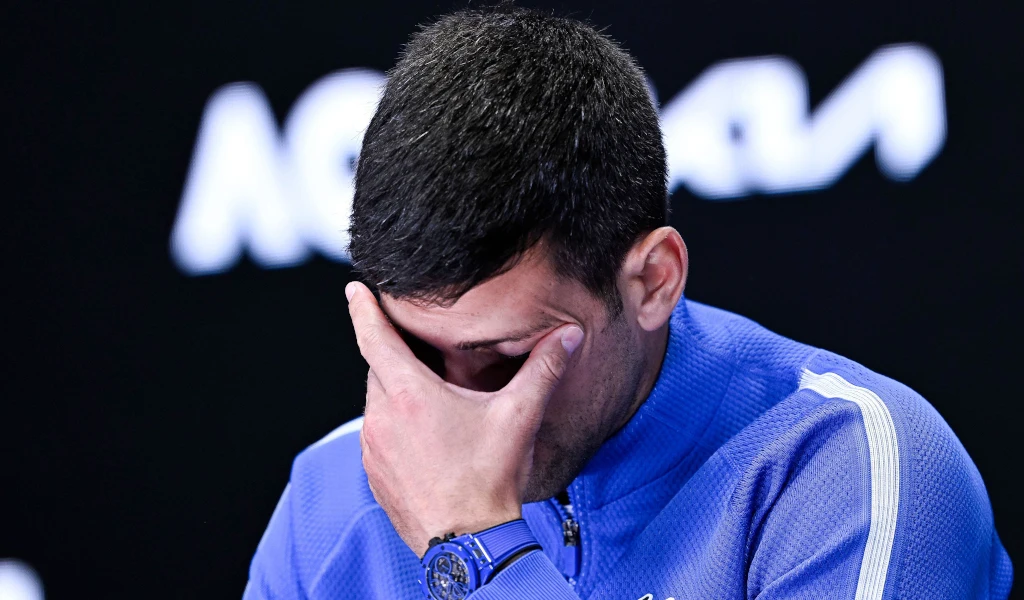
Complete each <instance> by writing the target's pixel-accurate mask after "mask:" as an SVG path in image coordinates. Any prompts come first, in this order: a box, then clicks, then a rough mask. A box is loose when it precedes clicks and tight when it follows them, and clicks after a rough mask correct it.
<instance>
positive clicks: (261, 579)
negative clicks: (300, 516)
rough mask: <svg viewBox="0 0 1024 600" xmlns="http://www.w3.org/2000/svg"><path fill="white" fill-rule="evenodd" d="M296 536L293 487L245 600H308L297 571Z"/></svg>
mask: <svg viewBox="0 0 1024 600" xmlns="http://www.w3.org/2000/svg"><path fill="white" fill-rule="evenodd" d="M294 557H295V555H294V552H293V536H292V492H291V485H290V484H289V485H288V486H286V487H285V488H284V493H282V494H281V499H280V500H279V501H278V503H277V508H275V509H274V514H273V515H272V516H271V517H270V524H269V525H268V526H267V530H266V531H265V532H264V533H263V538H262V539H261V540H260V543H259V546H257V548H256V554H255V556H253V559H252V564H251V565H250V567H249V583H248V584H247V585H246V586H245V591H244V592H243V594H242V599H243V600H304V599H305V594H304V593H303V592H302V590H301V588H300V587H299V577H298V573H297V570H296V567H295V560H294Z"/></svg>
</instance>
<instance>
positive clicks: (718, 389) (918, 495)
mask: <svg viewBox="0 0 1024 600" xmlns="http://www.w3.org/2000/svg"><path fill="white" fill-rule="evenodd" d="M581 410H585V408H583V407H581ZM359 425H360V421H359V420H356V421H353V422H352V423H349V424H347V425H344V426H342V427H341V428H339V429H338V430H336V431H335V432H333V433H332V434H330V435H328V436H327V437H326V438H324V439H323V440H321V441H320V442H317V443H316V444H314V445H313V446H311V447H310V448H308V449H307V450H305V451H303V452H302V453H301V454H300V455H299V456H298V458H297V459H296V460H295V464H294V467H293V469H292V474H291V481H290V483H289V484H288V486H287V487H286V488H285V491H284V494H283V496H282V497H281V501H280V503H279V504H278V507H277V509H276V510H275V511H274V514H273V516H272V517H271V519H270V525H269V526H268V528H267V531H266V533H265V534H264V536H263V539H262V540H261V542H260V544H259V547H258V548H257V550H256V555H255V557H254V558H253V561H252V567H251V569H250V573H249V585H248V586H247V587H246V588H245V593H244V598H245V599H246V600H257V599H266V600H271V599H287V600H298V599H309V600H327V599H329V598H330V599H335V598H369V599H381V600H384V599H388V600H393V599H409V600H413V599H415V600H420V599H422V598H423V593H422V591H421V590H420V587H419V584H418V583H417V576H418V574H419V571H420V563H419V558H418V557H417V556H416V555H414V553H413V552H412V551H411V550H410V549H409V548H408V547H407V546H406V545H405V543H403V542H402V540H401V538H399V537H398V534H396V533H395V530H394V528H393V527H392V525H391V522H390V521H389V520H388V517H387V515H386V514H385V513H384V510H383V509H382V508H381V507H380V506H379V505H378V504H377V503H376V502H375V501H374V499H373V495H372V494H371V493H370V490H369V487H368V486H367V482H366V475H365V473H364V472H363V468H362V461H361V457H360V449H359V434H358V429H359ZM569 498H570V500H571V508H572V511H573V513H574V517H575V519H576V521H577V523H578V525H579V539H580V543H579V545H578V546H565V545H564V544H563V537H562V525H561V524H562V521H563V519H564V518H566V513H565V510H564V508H563V507H562V506H561V504H559V503H557V502H556V501H554V500H552V501H545V502H538V503H534V504H527V505H525V506H524V507H523V516H524V518H525V519H526V521H527V522H528V523H529V525H530V528H531V529H532V530H533V531H534V533H535V534H536V536H537V539H538V540H539V541H540V543H541V545H542V546H543V552H541V551H534V552H532V553H530V554H527V555H526V556H525V557H523V558H521V559H519V560H518V561H516V562H515V563H513V564H512V565H511V566H509V567H508V568H506V569H505V570H503V571H502V572H501V573H499V574H498V576H497V577H495V579H494V580H493V581H491V582H490V583H488V584H487V585H485V586H483V587H482V588H481V589H480V590H478V591H477V592H475V593H474V594H472V596H471V597H472V600H492V599H493V600H499V599H502V600H506V599H507V600H512V599H545V600H547V599H565V600H573V599H576V598H593V599H602V600H604V599H608V600H611V599H615V600H667V599H670V598H671V599H675V600H683V599H687V600H691V599H698V598H711V599H732V598H736V599H739V598H762V599H768V598H813V599H821V598H851V599H854V598H856V599H857V600H861V599H864V600H875V599H879V598H901V599H914V598H922V599H924V598H927V599H929V600H931V599H938V598H1006V597H1007V596H1008V595H1009V590H1010V584H1011V582H1012V577H1013V574H1012V573H1013V571H1012V566H1011V563H1010V559H1009V557H1008V556H1007V554H1006V551H1005V550H1004V549H1003V547H1002V545H1001V543H1000V541H999V537H998V536H997V535H996V530H995V527H994V525H993V519H992V509H991V505H990V503H989V500H988V496H987V494H986V491H985V486H984V484H983V483H982V480H981V476H980V475H979V473H978V470H977V469H976V468H975V466H974V464H973V463H972V462H971V459H970V457H968V455H967V453H966V451H965V450H964V448H963V446H961V444H960V443H959V441H957V439H956V437H955V436H954V434H953V432H952V431H951V430H950V429H949V427H948V426H947V425H946V423H945V421H943V419H942V417H940V416H939V414H938V413H937V412H936V411H935V410H934V409H933V408H932V407H931V406H930V405H929V404H928V403H927V402H925V400H924V399H922V398H921V396H919V395H918V394H917V393H915V392H914V391H913V390H911V389H909V388H907V387H906V386H904V385H901V384H900V383H897V382H896V381H893V380H891V379H889V378H887V377H884V376H882V375H879V374H877V373H874V372H872V371H870V370H868V369H866V368H864V367H863V366H861V365H859V364H857V363H855V362H853V361H851V360H848V359H846V358H843V357H840V356H838V355H836V354H833V353H831V352H828V351H825V350H821V349H817V348H812V347H810V346H807V345H804V344H800V343H797V342H794V341H792V340H789V339H787V338H784V337H782V336H779V335H777V334H774V333H772V332H770V331H768V330H766V329H764V328H763V327H761V326H759V325H758V324H756V323H754V322H752V321H750V320H749V319H746V318H743V317H741V316H738V315H735V314H732V313H729V312H726V311H724V310H720V309H717V308H713V307H710V306H707V305H703V304H700V303H697V302H694V301H692V300H687V299H683V300H681V301H680V303H679V306H678V307H677V308H676V310H675V312H674V313H673V316H672V319H671V321H670V324H669V343H668V350H667V353H666V355H665V359H664V362H663V365H662V367H661V373H660V375H659V378H658V381H657V383H656V384H655V386H654V389H653V390H652V391H651V394H650V396H649V397H648V398H647V400H646V401H645V402H644V403H643V404H642V405H641V407H640V409H639V410H638V411H637V413H636V414H635V415H634V416H633V418H632V419H631V420H630V421H629V422H628V423H627V424H626V426H625V427H623V428H622V429H621V430H620V431H618V432H617V433H616V434H615V435H614V436H612V437H611V438H610V439H608V440H607V441H606V442H605V443H604V445H603V446H602V447H601V449H600V450H599V451H598V453H597V454H596V455H595V456H594V457H593V458H592V459H591V460H590V461H589V462H588V463H587V465H586V466H585V468H584V469H583V471H582V472H581V473H580V474H579V476H577V477H576V479H575V480H574V481H573V482H572V484H571V486H570V488H569Z"/></svg>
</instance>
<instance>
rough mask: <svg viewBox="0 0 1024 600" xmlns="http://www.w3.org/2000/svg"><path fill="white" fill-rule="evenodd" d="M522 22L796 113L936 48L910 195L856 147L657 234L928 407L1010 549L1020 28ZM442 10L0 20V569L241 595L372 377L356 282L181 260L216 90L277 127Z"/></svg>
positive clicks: (594, 16)
mask: <svg viewBox="0 0 1024 600" xmlns="http://www.w3.org/2000/svg"><path fill="white" fill-rule="evenodd" d="M526 4H532V5H537V6H552V7H557V8H560V9H561V10H562V11H563V12H574V13H575V14H576V15H577V16H581V17H586V18H589V19H591V20H592V21H593V22H594V23H595V24H598V25H601V26H608V29H607V32H608V33H609V34H611V35H612V36H614V37H616V38H617V39H618V40H620V41H621V42H622V43H623V45H624V46H625V47H627V48H628V49H629V50H630V51H631V52H633V53H634V55H635V56H636V57H637V58H638V60H639V61H640V63H641V64H642V65H643V66H644V67H645V68H646V69H647V71H648V73H649V75H650V77H651V78H652V80H653V81H654V83H655V84H656V86H657V88H658V90H659V92H660V93H661V95H662V96H663V98H667V97H671V96H674V95H675V94H677V93H678V92H679V91H680V90H682V89H684V88H685V87H686V86H687V84H688V83H689V82H691V81H692V80H693V79H694V78H695V77H696V76H697V75H698V74H699V73H700V72H701V71H702V70H703V69H705V68H706V67H708V66H709V65H711V64H713V63H715V62H718V61H720V60H722V59H725V58H731V57H751V56H759V55H767V54H778V55H783V56H787V57H790V58H792V59H793V60H795V61H796V62H797V63H799V64H800V65H801V67H802V68H803V70H804V72H805V73H806V75H807V78H808V82H809V88H810V95H811V102H812V105H813V104H816V103H818V102H820V101H821V100H822V99H823V98H824V97H825V96H826V95H827V94H828V93H829V92H830V91H831V90H832V89H833V88H835V87H836V86H837V85H838V84H839V83H840V82H841V81H842V80H843V79H844V78H845V77H846V76H847V75H848V74H850V73H851V72H852V71H854V70H855V69H856V68H857V66H858V65H859V64H860V63H862V62H863V61H864V59H865V58H867V57H868V56H869V55H870V54H871V53H872V52H873V51H875V50H876V49H877V48H878V47H880V46H882V45H884V44H889V43H897V42H916V43H920V44H924V45H926V46H927V47H930V48H931V49H932V50H933V51H934V52H935V54H936V56H937V57H938V58H939V60H940V61H941V63H942V67H943V72H944V77H945V107H946V114H947V123H948V137H947V139H946V143H945V146H944V147H943V148H942V150H941V152H940V153H939V154H938V156H937V157H936V158H935V160H934V161H933V162H932V163H931V164H929V165H928V166H927V167H925V168H924V170H923V171H922V172H921V173H920V174H919V175H918V176H917V177H916V178H914V179H912V180H910V181H908V182H900V183H897V182H894V181H892V180H890V179H887V178H886V177H884V176H883V175H882V174H881V173H880V172H879V169H878V168H877V166H876V163H875V160H874V158H873V156H872V155H871V154H870V153H869V154H867V155H865V156H864V157H863V158H861V159H860V160H859V161H858V162H857V163H856V164H855V165H854V166H853V167H852V169H850V171H849V172H847V173H846V174H845V175H844V176H843V177H842V178H840V179H839V180H838V181H837V183H836V184H835V185H834V186H832V187H830V188H828V189H826V190H822V191H813V192H804V193H784V194H777V195H754V196H751V197H747V198H744V199H739V200H736V201H729V202H719V201H709V200H705V199H700V198H697V197H695V196H694V195H692V194H691V193H690V192H688V191H687V189H686V188H685V187H684V188H680V189H678V190H677V191H676V193H675V194H674V195H673V207H674V213H673V217H672V223H673V225H675V226H676V227H677V228H679V230H680V231H681V233H682V234H683V237H684V239H685V240H686V242H687V244H688V246H689V249H690V256H691V261H692V265H691V274H690V280H689V284H688V288H687V292H686V293H687V295H688V296H689V297H691V298H693V299H696V300H700V301H703V302H707V303H710V304H714V305H717V306H721V307H723V308H726V309H729V310H733V311H735V312H739V313H741V314H744V315H747V316H749V317H752V318H754V319H755V320H758V321H759V322H761V323H762V324H764V325H766V326H768V327H769V328H771V329H773V330H775V331H777V332H779V333H782V334H784V335H787V336H789V337H792V338H795V339H798V340H801V341H804V342H808V343H811V344H814V345H818V346H822V347H826V348H828V349H830V350H833V351H836V352H839V353H841V354H844V355H846V356H849V357H851V358H853V359H855V360H857V361H859V362H861V363H863V364H865V365H866V366H868V367H869V368H872V369H874V370H876V371H880V372H881V373H884V374H886V375H890V376H892V377H894V378H896V379H898V380H900V381H902V382H904V383H906V384H908V385H910V386H911V387H913V388H915V389H916V390H918V391H919V392H921V393H922V394H923V395H924V396H925V397H926V398H928V399H929V400H930V401H931V402H932V403H933V404H934V405H935V406H936V408H937V409H938V410H939V412H940V413H942V415H943V416H944V417H945V418H946V420H947V421H948V422H949V423H950V425H951V426H952V428H953V429H954V431H955V432H956V433H957V434H958V435H959V437H960V439H961V440H962V441H963V443H964V445H965V446H966V448H967V450H968V451H969V452H970V454H971V455H972V457H973V458H974V460H975V462H976V463H977V465H978V467H979V469H980V471H981V473H982V475H983V477H984V479H985V482H986V484H987V486H988V490H989V493H990V495H991V499H992V503H993V506H994V510H995V516H996V524H997V527H998V530H999V532H1000V534H1001V536H1002V539H1003V541H1004V543H1005V545H1006V546H1007V548H1008V549H1009V552H1010V555H1011V558H1014V559H1016V560H1018V561H1019V560H1020V558H1021V556H1024V554H1022V550H1024V542H1022V540H1021V536H1022V535H1024V521H1022V517H1021V511H1020V510H1019V508H1018V507H1017V506H1016V503H1015V498H1014V490H1015V485H1014V484H1015V479H1016V477H1017V476H1018V475H1019V473H1020V468H1019V465H1018V460H1019V459H1020V457H1021V453H1020V450H1019V444H1020V440H1019V438H1018V435H1019V433H1018V430H1019V421H1018V416H1019V408H1018V406H1019V402H1020V395H1019V391H1018V389H1017V388H1016V385H1015V384H1016V379H1017V376H1018V371H1019V368H1018V364H1019V359H1020V352H1019V351H1018V349H1017V344H1016V342H1017V340H1018V339H1020V338H1021V335H1022V334H1024V331H1022V328H1024V320H1022V319H1021V317H1020V315H1019V309H1020V307H1021V294H1020V292H1019V289H1018V286H1019V284H1020V279H1021V274H1022V266H1024V265H1022V258H1021V257H1022V250H1024V244H1022V241H1021V235H1020V229H1021V220H1020V217H1021V211H1020V208H1019V202H1020V201H1019V198H1018V195H1019V190H1020V189H1021V184H1022V183H1024V182H1022V176H1021V171H1020V169H1019V167H1018V163H1019V158H1020V156H1021V151H1020V146H1019V140H1020V137H1021V134H1022V132H1024V127H1022V126H1024V117H1022V116H1021V114H1020V111H1021V106H1024V102H1022V100H1024V97H1022V96H1024V94H1022V92H1021V88H1022V86H1021V84H1020V77H1021V75H1022V66H1021V60H1020V59H1021V46H1020V44H1019V42H1018V32H1017V30H1016V25H1018V24H1019V23H1020V22H1021V20H1020V15H1019V14H1011V9H1010V8H1006V7H1008V6H1010V4H1009V3H1005V4H1003V5H1002V7H1000V6H997V5H995V3H990V5H988V6H979V5H978V3H953V2H949V1H941V2H937V1H935V0H915V1H901V2H892V1H884V2H883V1H880V0H868V1H862V2H857V3H848V4H847V5H846V6H835V3H821V2H809V1H808V2H795V1H789V0H787V1H785V2H736V1H727V0H714V1H712V0H700V1H698V2H691V3H683V2H646V3H641V2H635V1H634V2H612V1H610V0H609V1H594V2H589V3H586V2H565V3H561V4H541V3H529V2H527V3H526ZM452 7H453V5H452V4H449V3H446V2H419V3H417V2H412V1H411V0H379V1H377V2H360V3H348V2H330V3H328V2H320V3H311V2H291V3H285V2H248V3H243V2H229V1H228V0H211V1H207V2H202V3H193V4H189V3H171V2H160V3H150V2H147V3H124V4H115V3H106V4H103V3H67V4H64V5H58V6H50V7H46V6H41V5H37V4H35V3H21V4H20V5H11V6H8V7H6V9H5V17H4V18H3V21H2V24H0V28H2V30H3V32H2V42H0V43H2V44H3V48H4V53H5V56H6V59H5V60H4V63H5V66H6V67H7V68H5V69H4V71H5V73H6V75H5V77H4V85H3V86H2V91H0V97H2V98H3V100H4V102H3V104H4V105H5V106H6V110H5V111H4V113H5V120H4V123H5V127H4V133H5V135H4V138H5V144H4V151H5V153H6V154H7V156H6V157H5V160H4V163H3V164H4V169H3V173H4V180H5V181H6V182H10V183H9V184H8V185H7V188H6V189H7V193H6V194H5V196H6V198H5V206H7V209H6V210H5V211H4V214H3V219H2V220H0V227H2V237H0V244H2V246H0V248H2V251H3V257H4V261H3V274H4V277H3V280H2V281H3V288H2V290H3V298H4V303H3V304H4V315H3V320H2V323H3V325H2V330H3V344H2V349H3V350H2V352H3V354H2V357H0V358H2V362H0V364H2V367H0V382H2V383H0V386H2V387H0V403H2V404H0V469H2V470H0V558H2V557H17V558H19V559H21V560H24V561H26V562H27V563H29V564H31V565H32V566H33V567H34V568H35V569H36V570H38V572H39V573H40V575H41V577H42V580H43V582H44V584H45V586H46V591H47V597H48V598H72V597H109V598H114V597H152V598H165V597H166V598H184V597H238V596H239V595H240V594H241V590H242V588H243V586H244V585H245V580H246V571H247V566H248V562H249V559H250V557H251V554H252V552H253V550H254V549H255V547H256V544H257V542H258V540H259V538H260V535H261V533H262V530H263V527H264V526H265V524H266V522H267V520H268V519H269V517H270V513H271V511H272V510H273V507H274V504H275V502H276V500H277V497H278V495H279V494H280V492H281V490H282V488H283V487H284V485H285V483H286V481H287V477H288V471H289V466H290V462H291V459H292V458H293V456H294V455H295V454H296V453H297V452H299V451H300V450H301V449H302V448H303V447H305V446H306V445H308V444H310V443H312V442H313V441H315V440H316V439H318V438H319V437H321V436H323V435H324V434H326V433H327V432H328V431H330V430H331V429H332V428H334V427H335V426H337V425H338V424H340V423H342V422H344V421H346V420H348V419H350V418H352V417H353V416H355V415H357V414H359V412H360V410H361V393H362V389H363V381H364V380H363V377H364V373H365V372H364V368H365V367H364V365H363V363H362V362H361V360H360V359H359V358H358V354H357V352H356V348H355V344H354V340H353V336H352V331H351V327H350V325H349V323H348V319H347V313H346V308H345V302H344V295H343V287H344V284H345V283H346V282H347V281H348V279H349V276H350V270H349V268H348V267H346V266H345V265H344V264H343V263H339V262H335V261H330V260H327V259H324V258H319V257H315V258H313V259H312V260H310V261H309V262H307V263H306V264H304V265H302V266H297V267H292V268H281V269H270V270H268V269H263V268H260V267H258V266H256V265H254V264H253V263H252V262H251V261H249V260H242V261H241V262H240V263H239V264H237V265H236V266H234V267H233V268H232V269H230V270H229V271H227V272H225V273H222V274H218V275H208V276H200V277H196V276H189V275H185V274H183V273H182V272H181V271H180V270H179V269H178V268H177V267H176V266H175V264H174V262H173V261H172V259H171V255H170V252H169V250H168V240H169V237H170V232H171V229H172V226H173V224H174V221H175V215H176V212H177V210H178V206H179V201H180V199H181V195H182V190H183V184H184V181H185V178H186V175H187V173H188V167H189V161H190V158H191V156H192V151H193V147H194V143H195V140H196V133H197V131H198V127H199V122H200V117H201V115H202V111H203V106H204V103H205V102H206V100H207V99H208V98H209V96H210V94H211V93H212V92H213V91H214V90H215V89H217V88H218V87H220V86H222V85H223V84H226V83H229V82H234V81H246V80H248V81H253V82H256V83H258V84H259V85H260V86H261V87H262V88H263V90H264V91H265V92H266V94H267V96H268V98H269V101H270V104H271V106H272V107H273V110H274V112H275V114H276V116H277V118H278V119H279V120H280V119H283V118H284V116H285V115H287V113H288V110H289V108H290V107H291V106H292V104H293V103H294V102H295V100H296V98H298V97H299V95H300V94H301V93H302V91H303V90H304V89H306V88H307V86H309V85H310V84H311V83H312V82H313V81H315V80H317V79H318V78H320V77H321V76H323V75H325V74H327V73H329V72H332V71H334V70H337V69H340V68H346V67H368V68H373V69H377V70H385V69H387V68H388V67H389V66H390V65H391V64H392V63H393V60H394V57H395V56H396V54H397V52H398V51H399V49H400V48H401V45H402V43H403V42H404V40H405V39H406V38H407V36H408V35H409V33H411V32H412V31H413V30H414V29H415V26H416V24H417V23H420V22H422V21H424V20H426V19H428V18H429V17H430V16H432V15H435V14H438V13H441V12H444V11H446V10H449V9H450V8H452ZM1012 10H1013V11H1016V10H1017V9H1012Z"/></svg>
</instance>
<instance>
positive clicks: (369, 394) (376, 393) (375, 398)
mask: <svg viewBox="0 0 1024 600" xmlns="http://www.w3.org/2000/svg"><path fill="white" fill-rule="evenodd" d="M384 397H385V392H384V386H383V385H382V384H381V382H380V379H378V378H377V374H376V373H374V372H373V369H370V372H369V373H367V374H366V406H365V407H363V414H364V415H365V414H367V413H373V414H376V412H377V408H378V404H379V402H380V400H381V399H383V398H384Z"/></svg>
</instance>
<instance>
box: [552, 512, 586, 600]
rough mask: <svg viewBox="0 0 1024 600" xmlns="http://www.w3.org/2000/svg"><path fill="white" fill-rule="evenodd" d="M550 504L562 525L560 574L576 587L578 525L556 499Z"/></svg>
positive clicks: (579, 550)
mask: <svg viewBox="0 0 1024 600" xmlns="http://www.w3.org/2000/svg"><path fill="white" fill-rule="evenodd" d="M550 502H551V505H552V506H553V507H554V509H555V512H556V513H557V514H558V518H559V520H561V523H562V544H563V545H562V549H561V557H562V561H561V562H562V574H563V575H564V576H565V578H566V579H567V580H568V581H569V584H570V585H576V578H577V577H579V574H580V562H581V561H580V559H581V557H582V546H581V544H580V524H579V522H577V521H576V519H574V518H573V517H572V515H570V514H569V513H568V512H566V510H565V508H564V507H563V506H562V503H561V502H559V501H558V499H557V498H552V499H551V500H550Z"/></svg>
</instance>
